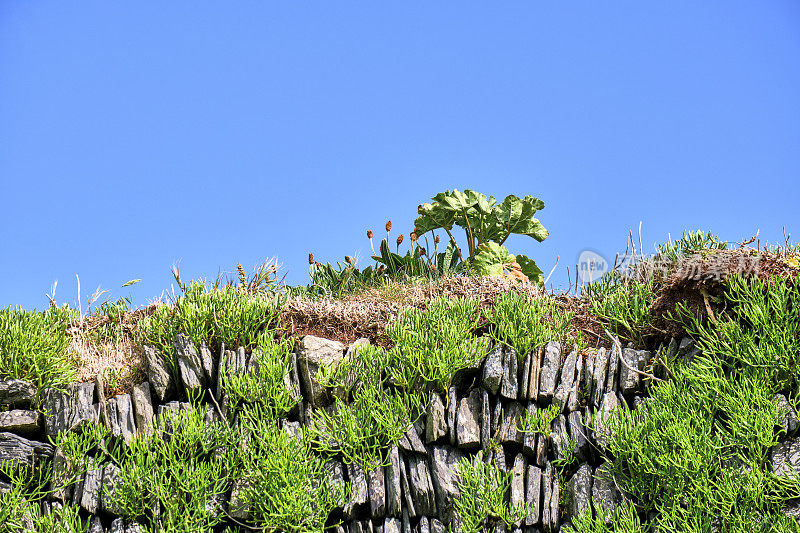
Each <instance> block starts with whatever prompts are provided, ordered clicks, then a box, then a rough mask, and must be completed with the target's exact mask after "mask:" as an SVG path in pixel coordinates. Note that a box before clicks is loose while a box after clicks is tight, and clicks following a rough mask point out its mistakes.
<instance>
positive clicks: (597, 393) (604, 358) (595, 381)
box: [591, 348, 610, 407]
mask: <svg viewBox="0 0 800 533" xmlns="http://www.w3.org/2000/svg"><path fill="white" fill-rule="evenodd" d="M609 356H610V354H609V352H608V350H606V349H605V348H599V349H598V350H597V355H596V356H595V358H594V375H593V376H592V397H591V404H592V405H593V406H595V407H599V406H600V402H602V401H603V395H604V394H605V393H606V377H607V375H608V358H609Z"/></svg>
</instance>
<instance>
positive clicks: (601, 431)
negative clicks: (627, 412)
mask: <svg viewBox="0 0 800 533" xmlns="http://www.w3.org/2000/svg"><path fill="white" fill-rule="evenodd" d="M619 406H620V403H619V398H617V395H616V394H614V393H613V392H607V393H606V394H605V395H604V396H603V402H602V403H601V404H600V408H599V409H598V411H597V416H596V417H595V421H594V423H595V427H594V440H595V443H597V445H598V446H599V447H600V448H602V449H606V448H607V447H608V443H609V440H608V439H609V437H610V435H609V429H608V427H607V425H608V421H609V419H610V417H611V413H613V412H614V411H616V410H617V409H619Z"/></svg>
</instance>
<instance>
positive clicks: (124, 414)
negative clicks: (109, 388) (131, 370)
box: [109, 394, 136, 443]
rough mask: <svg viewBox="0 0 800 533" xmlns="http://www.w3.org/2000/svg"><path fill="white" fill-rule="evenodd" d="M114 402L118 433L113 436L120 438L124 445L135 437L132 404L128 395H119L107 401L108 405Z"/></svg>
mask: <svg viewBox="0 0 800 533" xmlns="http://www.w3.org/2000/svg"><path fill="white" fill-rule="evenodd" d="M112 401H115V403H116V411H117V427H118V428H119V429H118V431H119V433H117V434H115V436H122V438H123V439H124V440H125V442H126V443H129V442H130V441H132V440H133V437H134V436H136V423H135V422H134V417H133V404H132V403H131V396H130V394H120V395H119V396H116V397H115V398H112V399H111V400H109V404H110V403H111V402H112Z"/></svg>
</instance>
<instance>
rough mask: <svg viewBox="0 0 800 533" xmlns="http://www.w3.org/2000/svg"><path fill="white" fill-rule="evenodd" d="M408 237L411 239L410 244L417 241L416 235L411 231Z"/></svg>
mask: <svg viewBox="0 0 800 533" xmlns="http://www.w3.org/2000/svg"><path fill="white" fill-rule="evenodd" d="M409 237H411V242H416V240H417V234H416V233H414V232H413V231H412V232H411V235H409Z"/></svg>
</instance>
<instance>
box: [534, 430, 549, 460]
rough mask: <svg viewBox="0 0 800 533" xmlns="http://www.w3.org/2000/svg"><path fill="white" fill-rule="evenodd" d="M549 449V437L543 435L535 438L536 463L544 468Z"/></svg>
mask: <svg viewBox="0 0 800 533" xmlns="http://www.w3.org/2000/svg"><path fill="white" fill-rule="evenodd" d="M549 449H550V439H547V438H545V436H544V435H539V436H538V437H537V438H536V464H537V465H539V466H540V467H542V468H544V467H545V466H547V452H548V450H549Z"/></svg>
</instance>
